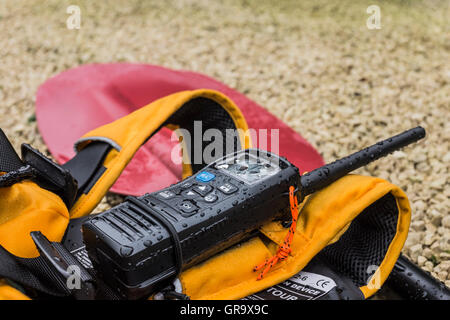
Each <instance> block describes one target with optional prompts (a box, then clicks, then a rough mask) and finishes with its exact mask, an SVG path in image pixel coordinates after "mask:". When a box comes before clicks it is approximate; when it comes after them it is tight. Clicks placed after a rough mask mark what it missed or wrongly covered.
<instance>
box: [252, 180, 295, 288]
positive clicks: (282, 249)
mask: <svg viewBox="0 0 450 320" xmlns="http://www.w3.org/2000/svg"><path fill="white" fill-rule="evenodd" d="M294 190H295V188H294V187H293V186H290V187H289V203H290V206H291V215H292V223H291V226H290V227H289V231H288V233H287V234H286V237H285V238H284V241H283V244H282V245H281V246H279V247H278V250H277V253H276V254H275V255H274V256H273V257H271V258H270V259H266V261H264V262H263V263H261V264H260V265H258V266H256V267H255V268H254V269H253V271H258V270H260V269H262V268H264V270H263V271H262V272H261V273H260V274H259V276H258V278H257V280H261V279H262V278H263V277H264V276H265V274H266V273H267V272H269V270H270V269H272V267H273V266H274V265H276V264H277V263H278V262H279V261H283V260H285V259H286V258H287V257H288V256H289V254H290V253H291V251H292V248H291V244H292V240H293V239H294V233H295V229H296V228H297V219H298V214H299V212H300V210H299V205H298V200H297V197H296V196H295V195H294Z"/></svg>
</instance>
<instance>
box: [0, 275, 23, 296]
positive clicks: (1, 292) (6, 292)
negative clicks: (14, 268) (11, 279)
mask: <svg viewBox="0 0 450 320" xmlns="http://www.w3.org/2000/svg"><path fill="white" fill-rule="evenodd" d="M0 300H30V298H28V297H27V296H26V295H24V294H23V293H22V292H20V291H19V290H17V289H16V288H13V287H11V286H9V285H7V284H6V283H5V282H4V281H3V280H0Z"/></svg>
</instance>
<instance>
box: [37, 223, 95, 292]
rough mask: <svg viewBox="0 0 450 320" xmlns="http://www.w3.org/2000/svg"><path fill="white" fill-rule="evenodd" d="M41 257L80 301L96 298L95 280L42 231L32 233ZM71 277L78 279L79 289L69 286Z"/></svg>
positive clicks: (62, 247) (64, 249)
mask: <svg viewBox="0 0 450 320" xmlns="http://www.w3.org/2000/svg"><path fill="white" fill-rule="evenodd" d="M30 235H31V238H32V239H33V241H34V243H35V245H36V248H37V249H38V251H39V254H40V257H41V258H42V259H43V260H44V261H45V262H46V264H47V266H48V267H49V268H50V269H51V271H52V272H53V274H54V275H55V276H56V277H57V278H58V280H59V281H58V282H60V283H61V284H62V285H64V284H65V285H66V288H65V289H66V290H67V291H68V292H70V293H71V295H73V296H74V297H75V298H76V299H79V300H93V299H95V296H96V288H95V285H94V283H95V282H94V278H93V277H92V276H91V275H90V274H89V272H88V271H87V270H86V269H85V268H84V267H83V265H82V264H81V263H80V262H79V261H78V260H77V259H76V258H75V257H74V256H72V255H71V253H70V252H69V251H68V250H67V249H66V248H65V247H64V246H63V245H58V244H56V245H55V244H54V243H52V242H50V241H49V240H48V239H47V238H46V237H45V236H44V235H43V234H42V233H41V232H40V231H33V232H31V233H30ZM71 277H78V279H77V280H78V283H79V285H80V286H79V287H74V288H70V287H69V286H68V283H69V281H70V280H71Z"/></svg>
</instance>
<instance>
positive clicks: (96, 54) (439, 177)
mask: <svg viewBox="0 0 450 320" xmlns="http://www.w3.org/2000/svg"><path fill="white" fill-rule="evenodd" d="M71 4H76V5H79V6H80V8H81V28H80V29H79V30H69V29H68V28H67V27H66V19H67V18H68V16H69V15H68V14H67V13H66V8H67V7H68V5H71ZM372 4H378V5H379V6H380V9H381V29H379V30H369V29H368V28H367V27H366V20H367V18H368V17H369V14H367V13H366V9H367V7H368V6H369V5H372ZM449 16H450V8H449V2H448V1H431V0H430V1H414V2H413V1H410V2H409V1H398V0H397V1H390V2H387V1H383V2H380V1H375V0H374V1H360V0H356V1H351V2H350V1H323V0H320V1H317V0H316V1H311V2H307V1H303V2H300V1H288V0H285V1H277V2H274V1H273V2H270V1H266V0H259V1H250V0H247V1H244V0H241V1H238V0H225V1H210V0H183V1H176V2H172V1H127V2H125V1H96V2H93V1H76V0H73V1H17V0H15V1H13V0H3V1H1V2H0V29H1V30H2V31H1V35H0V59H1V60H0V61H1V62H0V75H1V77H0V111H1V112H2V114H3V116H2V117H1V118H0V127H1V128H3V129H4V131H5V132H6V134H7V135H8V136H9V137H11V138H13V143H14V146H15V147H16V148H19V146H20V143H21V142H29V143H31V144H32V145H33V146H35V147H38V148H39V149H40V150H42V151H46V147H45V145H44V144H43V141H42V139H41V137H40V135H39V133H38V130H37V127H36V122H35V117H34V103H35V93H36V90H37V88H38V86H39V85H40V84H41V83H43V82H44V81H45V80H46V79H48V78H49V77H51V76H53V75H56V74H58V73H60V72H62V71H64V70H66V69H69V68H73V67H76V66H78V65H81V64H85V63H93V62H99V63H101V62H115V61H127V62H141V63H151V64H159V65H163V66H166V67H170V68H176V69H189V70H194V71H198V72H202V73H204V74H207V75H209V76H212V77H215V78H217V79H219V80H221V81H223V82H224V83H226V84H227V85H229V86H231V87H233V88H236V89H237V90H238V91H241V92H243V93H244V94H246V95H248V96H249V97H250V98H251V99H253V100H255V101H257V102H258V103H259V104H261V105H263V106H265V107H266V108H267V109H268V110H269V111H271V112H272V113H274V114H275V115H276V116H278V117H279V118H281V119H282V120H283V121H285V122H286V123H287V124H289V125H290V126H292V127H293V128H294V129H295V130H297V131H298V132H300V133H301V134H302V135H303V136H304V137H305V138H307V139H308V140H309V141H310V142H311V143H312V144H313V145H314V146H315V147H316V148H317V149H318V150H319V151H320V152H321V154H322V155H323V157H324V158H325V160H327V161H331V160H333V159H335V158H337V157H342V156H345V155H346V154H348V153H350V152H353V151H355V150H357V149H360V148H362V147H364V146H368V145H370V144H372V143H373V142H375V141H377V140H380V139H382V138H386V137H388V136H390V135H393V134H396V133H398V132H400V131H402V130H406V129H409V128H411V127H413V126H416V125H422V126H424V127H425V128H426V129H427V132H428V136H427V138H426V140H425V141H422V142H421V143H420V145H415V146H414V147H409V148H406V149H404V150H403V151H401V152H396V153H395V154H394V155H392V156H390V157H388V158H385V159H381V160H379V161H377V162H376V163H374V164H371V165H369V166H368V167H366V168H364V169H360V170H359V171H358V173H361V174H368V175H373V176H378V177H382V178H385V179H388V180H390V181H391V182H393V183H394V184H397V185H399V186H400V187H401V188H403V190H405V192H406V193H407V194H408V196H409V198H410V201H411V204H412V208H413V216H412V217H413V222H412V225H411V229H410V234H409V237H408V240H407V242H406V245H405V248H404V253H405V254H406V255H407V256H408V257H410V258H411V259H412V260H413V261H415V262H416V263H418V264H419V265H420V266H421V267H422V268H424V269H425V270H428V271H430V272H432V274H433V275H434V276H436V277H437V278H439V279H441V280H442V281H445V283H446V284H447V286H450V215H449V214H448V213H449V207H450V188H449V177H450V172H449V163H450V151H449V149H450V148H449V146H450V126H449V125H448V123H449V122H450V112H449V110H450V65H449V61H450V32H449V24H448V20H449ZM119 200H120V197H118V196H114V195H108V197H107V198H106V200H104V201H103V202H102V204H100V206H99V208H98V209H97V210H101V209H104V208H106V207H108V206H109V205H111V204H112V203H114V202H117V201H119Z"/></svg>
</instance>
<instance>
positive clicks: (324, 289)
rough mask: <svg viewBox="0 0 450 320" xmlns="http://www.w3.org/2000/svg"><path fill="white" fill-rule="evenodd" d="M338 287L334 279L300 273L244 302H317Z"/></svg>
mask: <svg viewBox="0 0 450 320" xmlns="http://www.w3.org/2000/svg"><path fill="white" fill-rule="evenodd" d="M334 287H336V282H334V280H333V279H331V278H328V277H325V276H323V275H320V274H316V273H311V272H306V271H300V272H299V273H297V274H296V275H295V276H293V277H292V278H290V279H288V280H285V281H283V282H281V283H279V284H277V285H274V286H273V287H270V288H267V289H265V290H263V291H260V292H257V293H254V294H252V295H249V296H248V297H246V298H244V300H315V299H318V298H320V297H322V296H323V295H325V294H327V293H328V292H329V291H330V290H331V289H333V288H334Z"/></svg>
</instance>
